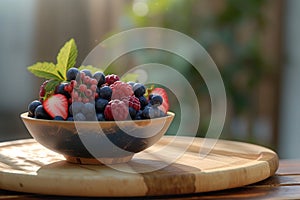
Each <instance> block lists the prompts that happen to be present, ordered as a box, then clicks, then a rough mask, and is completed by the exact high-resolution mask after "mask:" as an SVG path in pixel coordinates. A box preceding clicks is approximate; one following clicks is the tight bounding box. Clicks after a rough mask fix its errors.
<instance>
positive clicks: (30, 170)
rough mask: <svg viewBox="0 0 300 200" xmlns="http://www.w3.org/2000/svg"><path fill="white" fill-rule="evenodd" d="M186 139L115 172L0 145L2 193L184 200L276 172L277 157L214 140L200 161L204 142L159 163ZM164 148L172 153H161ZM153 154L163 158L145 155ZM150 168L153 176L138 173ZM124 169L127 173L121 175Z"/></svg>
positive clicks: (19, 144)
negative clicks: (181, 197) (181, 198)
mask: <svg viewBox="0 0 300 200" xmlns="http://www.w3.org/2000/svg"><path fill="white" fill-rule="evenodd" d="M190 139H191V138H188V137H174V136H164V137H163V138H162V139H161V140H160V141H159V142H158V143H156V144H155V145H154V146H152V147H150V148H149V149H147V150H145V152H142V153H139V154H136V155H135V156H134V157H133V159H132V160H131V161H130V162H128V163H126V164H117V165H113V166H105V165H79V164H71V163H68V162H66V161H65V160H64V157H63V156H61V155H59V154H56V153H54V152H52V151H50V150H48V149H46V148H44V147H43V146H41V145H40V144H38V143H37V142H35V140H33V139H26V140H17V141H12V142H4V143H0V188H1V189H5V190H13V191H20V192H30V193H39V194H50V195H70V196H104V197H105V196H106V197H108V196H110V197H117V196H123V197H125V196H127V197H129V196H147V195H168V194H187V193H196V192H197V193H198V192H207V191H215V190H222V189H228V188H235V187H240V186H244V185H248V184H251V183H255V182H258V181H261V180H264V179H266V178H268V177H270V176H272V175H274V173H275V171H276V170H277V168H278V157H277V155H276V153H275V152H273V151H271V150H269V149H267V148H265V147H261V146H258V145H253V144H248V143H241V142H234V141H226V140H218V142H217V143H216V145H215V146H214V148H213V150H212V151H211V152H210V153H209V154H208V155H207V156H206V157H204V158H202V157H200V155H199V149H200V146H201V144H202V143H203V140H204V139H202V138H195V139H194V140H193V143H192V144H191V145H189V147H188V148H187V149H186V151H184V153H183V154H182V155H181V156H180V157H179V158H178V159H176V160H175V161H174V162H173V163H172V164H170V165H166V162H165V161H164V160H163V159H162V158H164V157H165V158H167V157H168V156H169V157H172V155H174V154H176V153H178V155H180V152H182V149H183V147H184V146H187V144H188V142H189V141H190ZM166 145H167V146H169V147H171V148H166V149H164V148H163V147H164V146H166ZM170 149H171V150H170ZM156 150H159V151H158V152H159V154H164V155H162V156H161V157H156V156H153V155H152V154H149V153H151V152H155V151H156ZM151 167H152V168H153V169H156V168H157V170H155V171H149V172H142V171H143V169H151ZM160 167H163V168H161V169H159V168H160ZM128 168H130V170H131V172H125V171H126V170H127V169H128ZM123 169H124V170H123ZM134 171H137V172H138V173H132V172H134Z"/></svg>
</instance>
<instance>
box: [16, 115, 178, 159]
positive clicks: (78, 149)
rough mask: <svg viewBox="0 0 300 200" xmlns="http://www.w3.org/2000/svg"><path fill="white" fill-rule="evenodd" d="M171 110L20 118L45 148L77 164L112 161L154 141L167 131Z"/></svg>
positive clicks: (24, 116)
mask: <svg viewBox="0 0 300 200" xmlns="http://www.w3.org/2000/svg"><path fill="white" fill-rule="evenodd" d="M174 116H175V115H174V113H171V112H168V114H167V116H166V117H161V118H155V119H151V120H128V121H104V122H97V121H90V122H88V121H86V122H83V121H75V122H72V121H57V120H44V119H35V118H31V117H28V113H27V112H26V113H23V114H21V118H22V120H23V122H24V124H25V126H26V128H27V129H28V131H29V133H30V134H31V136H32V137H33V138H34V139H35V140H36V141H37V142H39V143H40V144H41V145H43V146H45V147H46V148H48V149H50V150H52V151H55V152H57V153H59V154H62V155H63V156H64V157H65V158H66V160H67V161H69V162H72V163H79V164H115V163H124V162H128V161H129V160H131V158H132V157H133V155H134V154H135V153H138V152H140V151H143V150H145V149H146V148H148V147H150V146H151V145H153V144H154V143H156V142H157V141H158V140H159V139H160V138H161V137H162V136H163V135H164V134H165V133H166V131H167V129H168V128H169V126H170V124H171V122H172V120H173V119H174Z"/></svg>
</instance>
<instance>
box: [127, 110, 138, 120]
mask: <svg viewBox="0 0 300 200" xmlns="http://www.w3.org/2000/svg"><path fill="white" fill-rule="evenodd" d="M128 110H129V115H130V117H131V119H135V117H136V113H137V111H136V110H135V109H134V108H132V107H129V108H128Z"/></svg>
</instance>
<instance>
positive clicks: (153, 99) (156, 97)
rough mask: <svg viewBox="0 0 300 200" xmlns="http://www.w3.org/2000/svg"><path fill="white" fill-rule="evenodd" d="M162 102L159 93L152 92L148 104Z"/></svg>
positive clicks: (157, 104)
mask: <svg viewBox="0 0 300 200" xmlns="http://www.w3.org/2000/svg"><path fill="white" fill-rule="evenodd" d="M162 102H163V98H162V97H161V96H160V95H157V94H154V95H152V97H151V99H150V104H151V105H153V106H160V105H161V104H162Z"/></svg>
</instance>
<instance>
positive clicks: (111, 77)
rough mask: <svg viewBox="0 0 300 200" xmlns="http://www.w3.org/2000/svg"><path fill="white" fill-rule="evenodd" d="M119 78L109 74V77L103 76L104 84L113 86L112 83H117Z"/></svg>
mask: <svg viewBox="0 0 300 200" xmlns="http://www.w3.org/2000/svg"><path fill="white" fill-rule="evenodd" d="M119 80H120V78H119V76H117V75H115V74H110V75H106V76H105V82H106V83H107V84H108V85H111V84H113V83H114V82H116V81H119Z"/></svg>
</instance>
